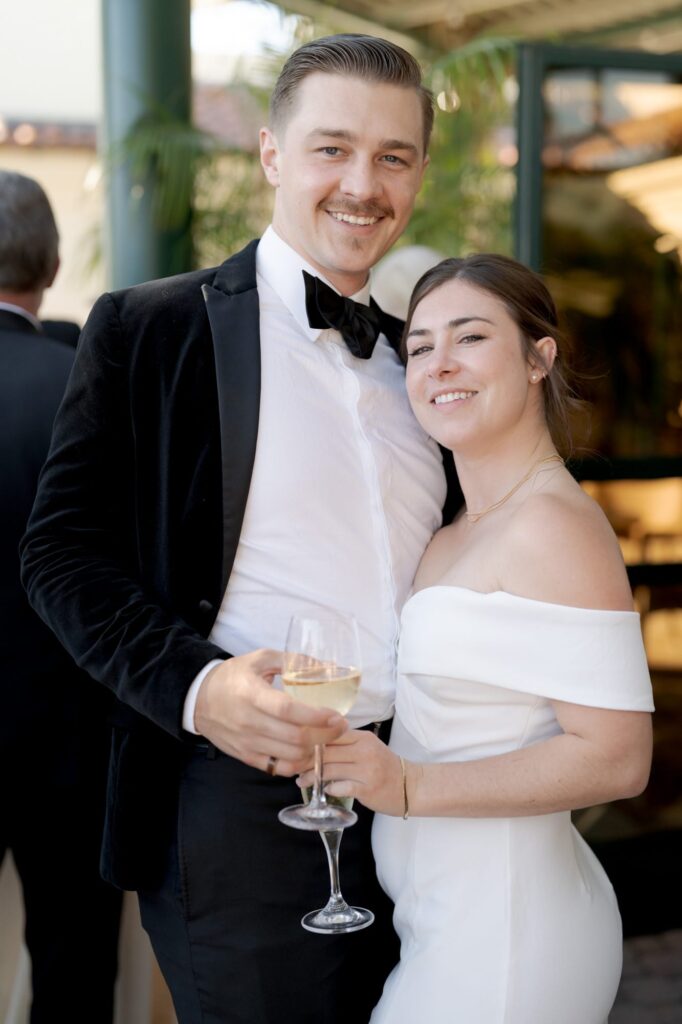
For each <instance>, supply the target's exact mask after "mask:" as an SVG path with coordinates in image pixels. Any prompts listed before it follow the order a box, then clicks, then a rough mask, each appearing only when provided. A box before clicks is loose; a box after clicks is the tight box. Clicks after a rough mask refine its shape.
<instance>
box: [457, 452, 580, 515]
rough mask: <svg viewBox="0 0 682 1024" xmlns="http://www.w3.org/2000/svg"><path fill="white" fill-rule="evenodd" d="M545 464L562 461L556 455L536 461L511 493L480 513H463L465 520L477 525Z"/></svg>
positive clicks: (508, 492)
mask: <svg viewBox="0 0 682 1024" xmlns="http://www.w3.org/2000/svg"><path fill="white" fill-rule="evenodd" d="M545 462H560V463H561V464H562V465H563V462H564V460H563V459H562V458H561V456H560V455H557V454H556V453H555V454H554V455H546V456H545V458H544V459H537V460H536V461H535V462H534V463H533V465H532V466H531V467H530V469H529V470H528V472H527V473H526V475H525V476H522V477H521V479H520V480H519V482H518V483H516V484H514V486H513V487H512V489H511V491H507V493H506V494H505V496H504V497H503V498H500V500H499V501H496V502H495V503H494V504H493V505H488V507H487V508H484V509H483V511H482V512H466V511H465V512H464V515H465V516H466V517H467V520H468V521H469V522H470V523H477V522H478V520H479V519H481V518H482V517H483V516H486V515H487V514H488V512H493V511H494V510H495V509H496V508H499V507H500V505H504V503H505V501H509V499H510V498H511V496H512V494H516V492H517V491H518V489H519V487H520V486H521V484H525V482H526V480H529V479H530V478H531V476H532V475H533V470H534V469H537V467H538V466H542V465H543V463H545Z"/></svg>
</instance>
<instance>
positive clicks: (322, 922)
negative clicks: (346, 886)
mask: <svg viewBox="0 0 682 1024" xmlns="http://www.w3.org/2000/svg"><path fill="white" fill-rule="evenodd" d="M373 921H374V914H373V913H372V911H371V910H365V908H364V907H349V906H348V904H347V903H344V904H343V905H342V906H340V907H334V906H330V905H329V904H327V906H326V907H323V908H322V910H312V911H311V912H310V913H309V914H306V915H305V916H304V917H302V918H301V924H302V925H303V927H304V928H305V929H306V931H309V932H317V933H318V934H319V935H342V934H344V933H345V932H359V931H362V929H363V928H368V927H369V926H370V925H371V924H372V922H373Z"/></svg>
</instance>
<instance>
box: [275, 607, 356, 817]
mask: <svg viewBox="0 0 682 1024" xmlns="http://www.w3.org/2000/svg"><path fill="white" fill-rule="evenodd" d="M282 683H283V684H284V689H285V690H286V692H287V693H289V694H290V695H291V696H292V697H295V698H296V700H301V701H303V702H304V703H305V704H309V705H310V706H312V707H324V708H332V709H333V710H334V711H338V712H339V714H341V715H345V714H346V713H347V712H348V711H350V709H351V707H352V706H353V703H354V701H355V697H356V695H357V692H358V686H359V685H360V643H359V640H358V630H357V625H356V623H355V620H354V619H353V618H351V617H350V616H344V615H331V614H324V613H318V614H317V615H316V616H314V617H313V616H310V615H294V616H293V617H292V619H291V622H290V624H289V632H288V634H287V641H286V648H285V653H284V666H283V669H282ZM322 760H323V758H322V746H321V745H319V744H316V746H315V770H314V782H313V791H312V794H311V797H310V800H309V802H308V803H303V804H296V805H294V806H292V807H285V808H283V809H282V810H281V811H280V812H279V820H280V821H281V822H283V824H285V825H289V826H291V828H300V829H306V830H308V831H314V832H320V831H331V830H333V829H344V828H348V826H349V825H354V824H355V822H356V821H357V820H358V816H357V814H356V813H355V811H351V810H350V809H349V808H346V807H344V806H342V805H341V804H340V802H339V801H331V800H328V799H327V796H326V795H325V792H324V782H323V778H322Z"/></svg>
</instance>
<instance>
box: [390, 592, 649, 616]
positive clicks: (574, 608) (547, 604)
mask: <svg viewBox="0 0 682 1024" xmlns="http://www.w3.org/2000/svg"><path fill="white" fill-rule="evenodd" d="M441 590H442V591H446V592H447V591H450V592H452V593H453V594H465V595H467V596H470V597H472V598H474V599H478V598H480V599H485V598H488V599H490V598H498V599H502V600H505V601H510V602H512V603H514V602H516V601H518V602H520V603H521V604H528V605H535V606H536V607H537V606H539V607H540V608H548V609H557V610H559V611H561V612H566V613H568V614H570V613H576V614H577V615H606V616H611V615H616V616H622V615H625V616H633V617H634V618H636V619H639V612H636V611H634V610H632V611H623V610H621V609H618V608H582V607H580V606H578V605H572V604H557V603H556V602H553V601H539V600H537V599H536V598H533V597H521V595H519V594H512V593H511V592H510V591H508V590H488V591H486V590H472V589H471V587H462V586H457V585H455V584H448V583H434V584H433V585H432V586H430V587H421V588H420V589H419V590H415V591H414V593H412V594H410V596H409V597H408V599H407V601H406V602H405V604H404V605H403V610H404V609H405V608H407V606H408V605H409V604H410V602H411V601H413V600H414V599H415V598H417V597H419V595H420V594H426V593H428V592H429V591H441Z"/></svg>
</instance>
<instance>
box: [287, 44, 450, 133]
mask: <svg viewBox="0 0 682 1024" xmlns="http://www.w3.org/2000/svg"><path fill="white" fill-rule="evenodd" d="M316 71H322V72H324V73H326V74H329V75H346V76H348V77H350V78H361V79H364V80H365V81H368V82H384V83H386V84H388V85H399V86H402V87H403V88H405V89H414V90H415V92H416V93H417V95H418V97H419V99H420V101H421V105H422V113H423V118H424V153H426V152H427V150H428V148H429V140H430V138H431V129H432V128H433V115H434V109H433V94H432V93H431V92H430V90H429V89H427V88H426V86H425V85H423V84H422V72H421V68H420V67H419V64H418V63H417V61H416V60H415V59H414V57H413V56H412V54H411V53H408V52H407V50H403V48H402V47H401V46H396V44H395V43H391V42H389V41H388V40H387V39H380V38H379V37H378V36H363V35H354V34H351V33H349V34H347V35H336V36H324V37H323V38H321V39H313V40H312V42H310V43H305V45H303V46H300V47H299V48H298V50H295V51H294V52H293V53H292V55H291V56H290V57H289V59H288V60H287V62H286V64H285V65H284V67H283V68H282V70H281V72H280V75H279V78H278V79H277V83H276V84H275V88H274V90H273V92H272V97H271V99H270V126H271V128H272V129H273V130H274V131H275V132H276V131H278V130H281V129H282V128H283V127H285V126H286V120H287V117H288V115H289V114H290V113H291V110H292V107H293V105H294V99H295V96H296V92H297V90H298V87H299V86H300V84H301V82H302V81H303V79H304V78H307V76H308V75H312V74H313V73H314V72H316Z"/></svg>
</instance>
